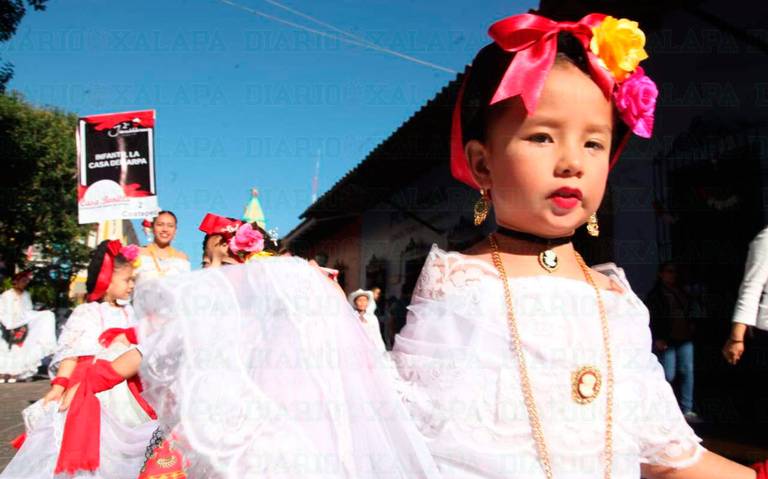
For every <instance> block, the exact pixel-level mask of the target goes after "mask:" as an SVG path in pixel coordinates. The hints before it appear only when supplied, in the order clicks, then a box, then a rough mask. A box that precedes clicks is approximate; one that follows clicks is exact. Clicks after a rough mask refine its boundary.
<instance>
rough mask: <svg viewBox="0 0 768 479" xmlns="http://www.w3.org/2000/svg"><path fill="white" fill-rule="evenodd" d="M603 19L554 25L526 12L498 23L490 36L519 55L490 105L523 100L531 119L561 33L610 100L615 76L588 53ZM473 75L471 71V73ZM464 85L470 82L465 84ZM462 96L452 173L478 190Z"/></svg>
mask: <svg viewBox="0 0 768 479" xmlns="http://www.w3.org/2000/svg"><path fill="white" fill-rule="evenodd" d="M604 18H605V15H603V14H602V13H592V14H589V15H587V16H585V17H584V18H582V19H581V20H579V21H578V22H556V21H554V20H550V19H548V18H545V17H541V16H539V15H533V14H530V13H524V14H522V15H514V16H512V17H508V18H505V19H503V20H499V21H498V22H496V23H494V24H493V25H491V28H490V29H488V34H489V35H490V36H491V38H493V40H494V41H495V42H496V44H497V45H498V46H499V47H501V48H502V49H503V50H505V51H507V52H515V56H514V57H513V58H512V61H511V62H510V64H509V67H508V68H507V71H506V72H504V75H503V76H502V78H501V81H500V82H499V86H498V87H497V88H496V91H495V92H494V94H493V96H492V97H491V101H490V103H489V104H490V105H494V104H496V103H499V102H501V101H504V100H507V99H509V98H513V97H515V96H520V99H521V100H522V102H523V107H524V108H525V110H526V111H527V112H528V114H529V115H530V114H531V113H533V112H534V111H535V110H536V106H537V104H538V101H539V96H540V95H541V90H542V89H543V88H544V82H545V81H546V79H547V75H548V74H549V71H550V70H551V69H552V65H554V63H555V57H556V55H557V34H558V33H560V32H569V33H571V34H572V35H573V36H574V37H575V38H576V39H577V40H578V41H579V42H581V44H582V45H583V47H584V53H585V54H586V56H587V60H588V64H589V70H590V74H591V77H592V79H593V80H594V82H595V83H596V84H597V86H598V87H600V90H602V92H603V94H604V95H605V97H606V98H608V99H610V98H611V93H612V91H613V87H614V80H613V77H612V76H611V73H610V72H609V71H608V70H606V69H605V68H603V67H601V66H600V63H599V59H598V58H597V56H595V55H594V54H593V53H592V51H591V50H590V48H589V42H590V40H591V39H592V28H593V27H596V26H597V25H598V24H599V23H600V22H602V21H603V19H604ZM469 74H470V75H471V74H472V73H471V72H470V73H469ZM464 84H466V79H465V80H464ZM463 96H464V85H462V86H461V89H460V90H459V94H458V97H457V99H456V105H455V106H454V110H453V117H452V122H451V173H452V174H453V176H454V178H456V179H457V180H459V181H462V182H464V183H466V184H467V185H469V186H471V187H472V188H474V189H480V185H478V184H477V182H476V181H475V179H474V178H473V176H472V173H471V171H470V170H469V162H468V160H467V157H466V155H465V154H464V144H463V138H462V131H461V103H462V97H463ZM619 151H620V149H618V150H617V151H616V153H615V154H614V158H613V159H612V163H611V164H613V162H615V158H617V157H618V154H619Z"/></svg>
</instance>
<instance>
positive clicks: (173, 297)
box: [134, 258, 439, 479]
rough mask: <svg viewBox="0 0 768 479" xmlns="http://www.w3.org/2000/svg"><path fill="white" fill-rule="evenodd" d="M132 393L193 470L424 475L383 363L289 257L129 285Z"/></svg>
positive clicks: (417, 443) (207, 473)
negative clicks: (134, 354) (139, 386)
mask: <svg viewBox="0 0 768 479" xmlns="http://www.w3.org/2000/svg"><path fill="white" fill-rule="evenodd" d="M134 306H135V308H136V312H137V315H138V317H139V318H141V327H140V329H141V332H140V347H139V348H140V349H141V351H142V353H143V354H144V359H143V363H142V373H141V375H142V381H143V383H144V385H145V387H146V390H145V397H146V398H147V400H148V401H149V402H150V403H151V404H152V405H153V407H154V408H155V410H156V411H157V413H158V417H159V420H160V422H161V423H162V426H163V428H164V429H166V430H170V431H172V432H173V433H175V435H176V437H178V438H179V441H178V444H177V446H178V447H179V448H180V449H181V450H182V452H183V454H184V455H185V457H186V459H187V460H188V461H189V468H188V471H187V472H188V475H189V477H194V478H198V477H199V478H203V477H205V478H232V479H234V478H242V477H259V478H286V479H287V478H298V477H300V478H313V479H314V478H355V479H362V478H374V477H375V478H401V479H406V478H408V479H410V478H437V477H439V474H438V471H437V468H436V466H435V463H434V461H433V459H432V457H431V455H430V453H429V450H428V448H427V445H426V444H425V442H424V440H423V439H422V437H421V436H420V434H419V432H418V431H417V429H416V428H415V426H414V424H413V422H412V421H411V419H410V416H409V415H408V413H407V411H406V410H405V408H404V406H403V404H402V402H401V401H400V398H399V396H398V393H397V392H396V386H395V384H394V382H395V380H394V376H396V373H395V372H394V370H393V369H392V366H390V363H389V362H388V361H387V360H386V359H384V357H383V356H382V355H381V354H380V353H377V352H376V351H375V349H374V347H373V345H372V343H371V341H370V339H369V338H368V337H367V336H366V333H365V331H364V330H363V328H362V326H361V325H360V322H359V321H358V319H357V317H356V315H355V314H354V313H353V311H352V309H351V307H350V306H349V304H348V303H347V301H346V298H345V296H344V293H343V292H342V291H341V290H340V289H339V288H338V287H337V286H335V285H334V284H333V283H331V282H330V281H329V280H328V279H327V278H325V277H324V276H323V275H322V274H321V273H320V272H319V271H317V270H316V269H314V268H312V267H310V266H309V265H308V264H307V263H306V262H305V261H303V260H300V259H297V258H270V259H264V260H259V261H254V262H251V263H248V264H246V265H242V266H227V267H224V268H217V269H210V270H204V271H198V272H194V273H191V274H187V275H180V276H175V277H172V278H166V279H164V280H162V281H157V282H148V283H145V284H143V285H140V287H139V289H138V291H137V293H136V295H135V301H134Z"/></svg>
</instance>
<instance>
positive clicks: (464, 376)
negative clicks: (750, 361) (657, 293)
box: [393, 246, 703, 479]
mask: <svg viewBox="0 0 768 479" xmlns="http://www.w3.org/2000/svg"><path fill="white" fill-rule="evenodd" d="M596 269H598V270H600V271H601V272H602V273H604V274H607V275H609V276H611V277H612V279H614V280H615V281H616V282H617V283H619V284H621V286H622V288H623V289H624V290H625V293H623V294H620V293H617V292H615V291H607V290H602V291H601V296H602V297H603V300H604V302H605V307H606V310H607V316H608V320H609V324H610V334H611V351H612V354H613V364H614V377H615V386H614V406H613V417H614V420H613V421H614V424H613V431H614V434H613V471H612V475H611V477H613V478H616V479H619V478H633V479H636V478H638V477H640V464H641V463H651V464H661V465H668V466H672V467H684V466H687V465H690V464H692V463H694V462H695V461H696V460H697V459H698V457H699V456H700V454H701V452H702V451H703V448H702V447H701V446H700V445H699V442H700V440H699V439H698V438H697V437H696V435H695V434H694V433H693V431H692V430H691V428H690V427H689V426H688V424H687V423H686V422H685V420H684V418H683V416H682V414H681V412H680V410H679V408H678V406H677V401H676V400H675V397H674V395H673V393H672V390H671V388H670V386H669V385H668V383H667V382H666V381H665V379H664V373H663V371H662V368H661V366H660V365H659V363H658V361H657V360H656V357H655V356H654V355H653V354H651V336H650V332H649V330H648V319H649V317H648V311H647V309H646V308H645V306H644V305H643V303H642V302H641V301H640V300H639V299H638V298H637V296H635V294H634V293H633V292H632V290H631V289H630V287H629V284H628V283H627V281H626V279H625V277H624V275H623V272H622V271H621V270H620V269H618V268H616V267H615V266H613V265H605V266H604V267H597V268H596ZM509 282H510V288H511V291H512V295H513V307H514V310H515V315H516V317H517V322H518V328H519V331H520V336H521V339H522V345H523V348H524V354H525V358H526V361H527V366H528V371H529V373H528V375H529V377H530V379H531V383H532V386H533V395H534V398H535V400H536V404H537V409H538V413H539V416H540V418H541V423H542V429H543V434H544V440H545V442H546V445H547V448H548V450H549V454H550V457H551V462H552V466H553V473H554V477H556V478H584V479H586V478H595V477H602V471H603V467H604V466H603V464H604V459H603V451H604V447H605V407H606V403H605V397H606V396H605V385H603V387H602V391H601V392H600V393H599V394H598V396H597V398H596V399H595V400H594V401H593V402H592V403H589V404H579V403H577V402H576V401H575V400H573V398H572V373H573V372H575V371H577V370H579V369H580V368H581V367H584V366H596V367H597V368H598V369H599V370H601V371H605V358H604V353H603V337H602V330H601V324H600V315H599V313H598V310H597V301H596V297H595V292H594V289H593V288H592V287H591V286H589V285H588V284H587V283H586V282H583V281H579V280H573V279H568V278H562V277H557V276H550V275H545V274H543V275H540V276H533V277H522V278H510V279H509ZM510 344H511V341H510V336H509V331H508V326H507V319H506V304H505V302H504V292H503V284H502V283H501V281H500V279H499V276H498V273H497V272H496V270H495V268H494V267H493V266H492V265H490V264H488V263H485V262H482V261H479V260H475V259H471V258H469V257H467V256H464V255H461V254H458V253H447V252H444V251H442V250H441V249H439V248H437V247H436V246H434V247H433V248H432V250H431V252H430V253H429V256H428V258H427V261H426V264H425V265H424V268H423V270H422V273H421V276H420V278H419V281H418V283H417V285H416V290H415V291H414V295H413V300H412V303H411V306H410V307H409V315H408V322H407V325H406V326H405V328H404V329H403V331H402V332H401V333H400V335H399V336H398V337H397V339H396V341H395V347H394V351H393V359H394V360H395V362H396V363H397V365H398V369H399V371H400V374H401V376H402V377H403V379H405V386H406V389H405V394H404V399H405V400H406V401H407V402H408V406H409V410H410V411H411V414H412V415H413V418H414V420H415V421H416V423H417V425H418V427H419V430H420V431H421V432H422V434H423V435H424V438H425V440H426V442H427V444H428V445H429V449H430V451H431V452H432V455H433V456H434V458H435V460H436V461H437V464H438V466H439V468H440V471H441V472H442V474H443V476H444V477H446V478H462V479H463V478H467V479H469V478H504V479H510V478H526V479H533V478H539V477H545V476H544V473H543V470H542V469H541V466H540V465H539V462H538V459H537V454H536V450H535V444H534V440H533V436H532V433H531V428H530V425H529V420H528V414H527V410H526V408H525V405H524V402H523V395H522V392H521V386H520V380H519V374H518V366H517V361H516V359H515V354H514V352H513V350H512V348H511V346H510ZM603 382H605V381H604V380H603Z"/></svg>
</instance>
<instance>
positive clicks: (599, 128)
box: [587, 123, 613, 135]
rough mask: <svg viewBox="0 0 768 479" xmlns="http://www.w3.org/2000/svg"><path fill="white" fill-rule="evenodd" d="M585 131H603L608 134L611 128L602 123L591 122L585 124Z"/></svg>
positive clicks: (611, 130)
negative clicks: (590, 123)
mask: <svg viewBox="0 0 768 479" xmlns="http://www.w3.org/2000/svg"><path fill="white" fill-rule="evenodd" d="M587 132H588V133H605V134H606V135H610V134H612V133H613V128H612V127H611V126H609V125H606V124H604V123H599V124H592V125H588V126H587Z"/></svg>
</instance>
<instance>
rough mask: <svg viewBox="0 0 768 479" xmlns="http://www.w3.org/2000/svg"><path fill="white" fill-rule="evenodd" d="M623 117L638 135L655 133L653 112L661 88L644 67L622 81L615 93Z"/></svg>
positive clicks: (647, 136)
mask: <svg viewBox="0 0 768 479" xmlns="http://www.w3.org/2000/svg"><path fill="white" fill-rule="evenodd" d="M613 96H614V103H615V104H616V109H617V110H618V111H619V115H620V116H621V119H622V120H623V121H624V123H626V124H627V125H629V128H630V129H631V130H632V133H634V134H635V135H637V136H640V137H643V138H650V137H651V134H652V133H653V114H654V111H655V110H656V98H657V97H658V96H659V90H658V88H656V84H655V83H654V82H653V80H651V79H650V78H648V77H647V76H646V75H645V72H644V71H643V68H642V67H637V70H635V72H634V73H633V74H632V75H631V76H630V77H629V78H627V79H626V80H624V81H623V82H621V83H620V84H619V85H618V87H617V88H616V91H615V92H614V94H613Z"/></svg>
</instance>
